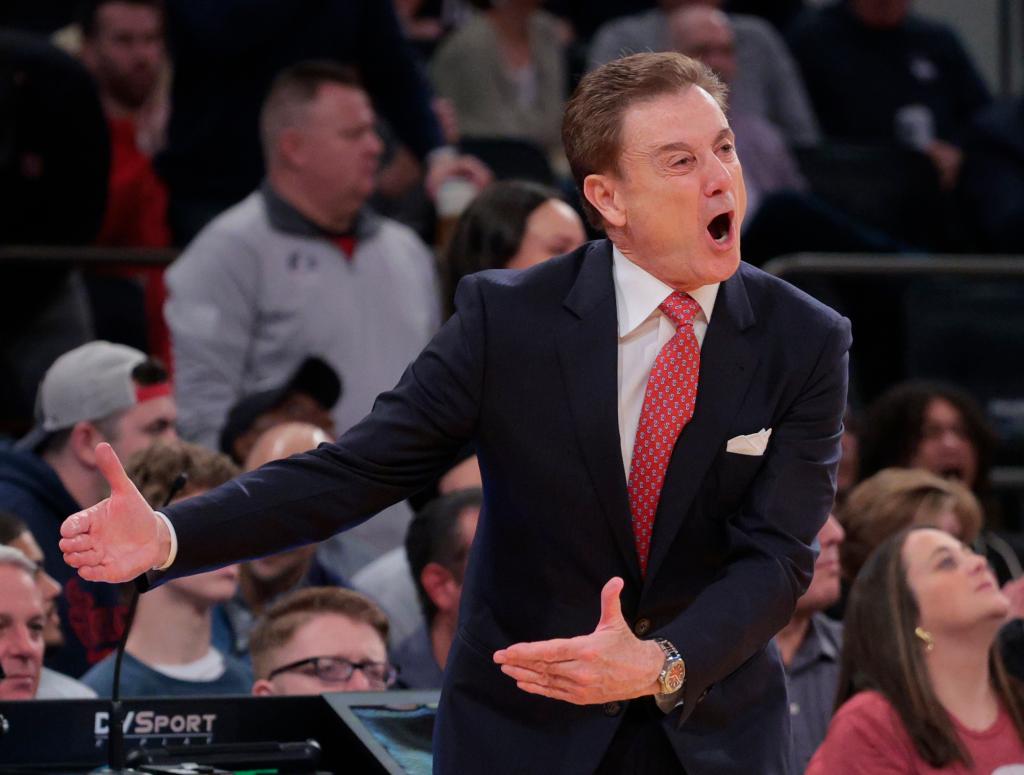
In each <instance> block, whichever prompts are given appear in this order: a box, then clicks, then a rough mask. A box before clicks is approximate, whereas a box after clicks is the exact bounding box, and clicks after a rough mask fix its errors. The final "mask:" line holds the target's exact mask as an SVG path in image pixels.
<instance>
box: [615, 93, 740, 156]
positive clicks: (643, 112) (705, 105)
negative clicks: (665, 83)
mask: <svg viewBox="0 0 1024 775" xmlns="http://www.w3.org/2000/svg"><path fill="white" fill-rule="evenodd" d="M728 129H729V121H728V119H727V118H726V116H725V113H724V112H723V111H722V108H721V107H720V106H719V104H718V102H717V101H716V100H715V98H714V97H713V96H711V95H710V94H709V93H708V92H707V91H705V90H704V89H702V88H701V87H700V86H688V87H686V88H685V89H681V90H678V91H672V92H666V93H664V94H659V95H655V96H652V97H648V98H645V99H643V100H638V101H637V102H634V103H633V104H632V105H630V106H629V107H628V108H627V109H626V110H625V112H624V113H623V116H622V123H621V127H620V131H619V156H620V157H621V156H622V155H624V154H626V153H637V152H646V153H650V152H654V151H657V150H658V149H659V148H661V147H662V146H667V145H671V144H681V145H689V146H691V147H697V146H700V145H702V144H706V143H711V142H714V141H715V139H716V138H717V137H718V136H719V135H720V134H721V133H722V132H723V131H725V130H728Z"/></svg>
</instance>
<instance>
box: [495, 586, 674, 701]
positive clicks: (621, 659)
mask: <svg viewBox="0 0 1024 775" xmlns="http://www.w3.org/2000/svg"><path fill="white" fill-rule="evenodd" d="M622 587H623V581H622V579H621V578H619V577H618V576H616V577H614V578H612V579H611V580H610V581H609V582H608V583H607V584H605V585H604V589H602V590H601V619H600V621H598V623H597V628H596V629H595V630H594V631H593V632H592V633H590V634H589V635H581V636H579V637H576V638H559V639H556V640H545V641H538V642H535V643H517V644H515V645H512V646H509V647H508V648H506V649H502V650H500V651H496V652H495V653H494V661H495V662H497V663H498V664H499V665H501V671H502V672H503V673H505V674H506V675H508V676H511V677H512V678H514V679H515V680H516V684H517V685H518V686H519V688H520V689H522V690H523V691H526V692H529V693H531V694H540V695H542V696H544V697H551V698H553V699H556V700H564V701H565V702H571V703H573V704H575V705H595V704H598V703H603V702H613V701H616V700H629V699H633V698H634V697H642V696H644V695H647V694H656V693H657V692H658V691H659V685H658V676H659V675H660V674H661V668H662V665H663V664H664V662H665V654H664V652H663V651H662V650H661V647H660V646H658V644H657V643H654V642H653V641H649V640H640V639H639V638H637V637H636V636H634V635H633V631H632V630H631V629H630V628H629V625H628V624H626V620H625V619H623V618H622V606H621V604H620V603H619V593H620V592H621V591H622Z"/></svg>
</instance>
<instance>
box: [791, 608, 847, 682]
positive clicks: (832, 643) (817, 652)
mask: <svg viewBox="0 0 1024 775" xmlns="http://www.w3.org/2000/svg"><path fill="white" fill-rule="evenodd" d="M841 633H842V625H840V624H838V623H835V622H831V621H829V620H828V619H827V618H825V616H824V614H814V616H812V617H811V620H810V622H808V626H807V632H806V633H805V634H804V639H803V642H802V643H801V644H800V647H799V648H798V649H797V650H796V654H795V655H794V657H793V664H792V665H791V666H790V671H791V672H796V671H798V670H801V669H802V668H804V667H805V666H807V665H811V664H813V663H815V662H819V661H827V662H837V661H838V660H839V652H840V650H841V649H842V634H841Z"/></svg>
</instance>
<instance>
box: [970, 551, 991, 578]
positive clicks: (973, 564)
mask: <svg viewBox="0 0 1024 775" xmlns="http://www.w3.org/2000/svg"><path fill="white" fill-rule="evenodd" d="M967 568H968V572H969V573H970V574H971V575H972V576H976V575H978V574H979V573H981V572H983V571H986V570H988V569H989V565H988V559H986V558H985V556H984V555H981V554H978V553H977V552H975V551H973V550H971V552H970V555H969V557H968V565H967Z"/></svg>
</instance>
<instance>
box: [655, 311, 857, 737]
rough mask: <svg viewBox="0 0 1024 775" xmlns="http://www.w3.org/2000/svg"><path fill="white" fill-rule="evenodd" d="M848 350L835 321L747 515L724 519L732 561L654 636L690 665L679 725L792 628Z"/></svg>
mask: <svg viewBox="0 0 1024 775" xmlns="http://www.w3.org/2000/svg"><path fill="white" fill-rule="evenodd" d="M850 342H851V339H850V326H849V321H847V320H846V319H845V318H838V319H835V320H834V322H833V325H832V328H831V330H830V331H829V332H828V334H827V336H825V337H824V344H823V346H822V348H821V350H820V352H819V353H818V356H817V359H816V361H815V362H814V364H813V366H812V367H811V368H810V369H809V374H808V376H807V378H806V380H805V381H804V383H803V386H802V388H801V389H800V390H799V391H798V393H797V397H796V399H795V400H793V401H792V402H791V403H790V405H789V406H788V408H787V409H786V410H784V413H783V416H782V419H781V421H779V422H778V423H777V424H776V426H775V428H774V429H773V431H772V438H771V443H770V444H769V446H768V450H767V451H766V453H765V455H766V458H765V461H764V463H763V465H762V467H761V470H760V472H759V473H758V475H757V477H756V478H755V480H754V482H753V484H752V486H751V488H750V490H749V492H748V493H747V496H746V498H745V501H744V504H743V506H742V507H741V508H740V509H739V511H738V512H737V513H735V514H733V515H731V516H730V517H729V518H728V531H729V545H730V552H729V555H728V558H727V560H726V562H725V564H724V566H723V569H722V571H721V573H720V575H719V577H718V579H717V580H716V581H715V582H714V583H712V584H711V585H710V586H708V587H707V588H706V589H705V590H704V591H703V592H702V593H701V594H700V595H699V596H698V597H697V599H696V600H695V601H694V602H693V604H692V605H690V606H689V607H688V608H687V609H686V610H685V611H683V612H682V613H681V614H680V615H679V616H677V617H676V618H675V619H674V620H672V621H671V622H670V623H669V624H667V625H666V626H665V627H662V628H661V629H660V630H659V631H658V632H657V633H655V634H656V635H658V636H660V637H663V638H666V639H668V640H669V641H671V642H672V643H673V644H674V645H675V646H676V648H677V649H679V652H680V654H681V655H682V656H683V659H684V660H685V661H686V668H687V669H686V684H685V687H684V691H683V696H682V698H681V699H682V705H681V708H680V714H681V715H680V717H679V719H678V723H680V724H682V723H683V722H684V721H685V720H686V718H687V717H688V716H689V714H690V713H692V712H693V709H694V708H695V707H696V705H697V702H698V699H699V698H701V697H702V695H703V694H704V692H705V691H706V690H708V689H710V688H711V687H712V686H713V685H714V684H715V683H717V682H718V681H721V680H722V679H723V678H726V677H727V676H728V675H729V674H730V673H732V672H733V671H735V670H736V669H737V668H739V667H740V666H741V665H742V664H743V663H744V662H745V661H746V660H748V659H749V658H751V657H752V656H754V655H755V654H756V653H757V652H758V651H759V650H761V649H762V648H764V646H765V644H767V643H768V641H770V640H771V638H772V637H773V636H774V635H775V633H777V632H778V631H779V630H780V629H781V628H782V627H783V625H785V624H786V622H788V621H789V619H790V617H791V616H792V613H793V610H794V608H795V606H796V601H797V599H798V598H799V597H800V595H802V594H803V593H804V591H805V590H806V588H807V585H808V584H809V583H810V579H811V575H812V573H813V568H814V559H815V553H814V551H813V550H812V548H811V544H812V543H813V541H814V538H815V536H816V534H817V532H818V530H819V529H820V528H821V526H822V525H823V524H824V522H825V520H826V518H827V517H828V513H829V511H830V509H831V507H832V502H833V499H834V497H835V472H836V468H837V466H838V463H839V453H840V446H839V442H840V437H841V435H842V416H843V412H844V410H845V407H846V388H847V361H848V350H849V347H850Z"/></svg>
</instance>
